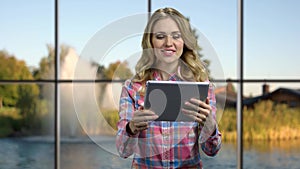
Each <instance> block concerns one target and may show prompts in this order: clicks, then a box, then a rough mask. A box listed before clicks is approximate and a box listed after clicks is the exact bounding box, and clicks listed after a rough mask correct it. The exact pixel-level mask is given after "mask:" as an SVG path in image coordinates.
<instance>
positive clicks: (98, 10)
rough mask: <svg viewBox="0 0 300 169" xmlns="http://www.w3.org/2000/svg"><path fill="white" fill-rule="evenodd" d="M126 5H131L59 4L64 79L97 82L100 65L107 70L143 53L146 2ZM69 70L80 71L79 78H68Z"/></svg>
mask: <svg viewBox="0 0 300 169" xmlns="http://www.w3.org/2000/svg"><path fill="white" fill-rule="evenodd" d="M127 6H128V2H125V1H124V2H122V1H117V0H112V1H105V2H102V1H76V2H73V1H72V3H70V1H67V0H62V1H60V14H61V15H60V39H61V42H62V44H63V46H62V55H61V57H62V63H61V67H62V69H61V74H62V75H61V78H62V79H72V78H75V79H93V78H94V79H95V78H96V77H95V76H96V75H95V73H96V72H95V71H97V68H98V67H97V66H102V67H105V68H107V67H108V66H109V64H110V63H115V62H117V61H124V60H126V59H128V58H130V57H132V55H134V54H136V53H138V52H140V51H141V49H142V48H141V33H142V31H143V29H144V26H145V22H146V21H147V16H148V15H147V14H146V12H147V1H141V0H133V1H130V8H128V7H127ZM79 11H81V12H79ZM133 21H135V22H133ZM131 23H133V24H134V25H131ZM78 58H80V60H79V61H78V62H77V60H78ZM132 62H133V63H132V65H133V64H135V62H136V59H132ZM91 63H92V64H93V66H91V65H90V64H91ZM95 66H96V67H95ZM132 67H133V66H132ZM70 68H71V70H74V69H75V71H77V69H78V71H79V72H81V73H80V75H77V74H75V75H74V76H75V77H73V76H72V77H71V76H68V73H67V72H66V70H68V69H70ZM95 68H96V69H95ZM82 69H83V70H82ZM86 75H87V76H86ZM102 78H104V77H102Z"/></svg>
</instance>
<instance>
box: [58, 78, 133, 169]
mask: <svg viewBox="0 0 300 169" xmlns="http://www.w3.org/2000/svg"><path fill="white" fill-rule="evenodd" d="M121 87H122V83H95V84H94V83H72V84H71V83H62V84H61V85H60V89H61V97H60V98H61V100H60V101H61V107H60V110H61V167H62V168H65V169H72V168H95V169H98V168H130V166H131V162H132V161H131V159H130V158H129V159H122V158H120V157H119V156H118V153H117V152H116V145H115V136H116V133H117V131H116V128H117V126H116V124H117V121H118V118H119V116H118V104H119V96H120V94H121Z"/></svg>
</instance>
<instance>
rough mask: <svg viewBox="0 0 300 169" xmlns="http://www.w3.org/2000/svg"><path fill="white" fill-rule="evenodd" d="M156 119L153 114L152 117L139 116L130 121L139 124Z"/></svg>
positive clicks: (156, 116)
mask: <svg viewBox="0 0 300 169" xmlns="http://www.w3.org/2000/svg"><path fill="white" fill-rule="evenodd" d="M157 118H158V115H156V114H154V115H139V116H134V117H133V118H132V120H133V121H134V122H135V123H139V122H147V121H153V120H155V119H157Z"/></svg>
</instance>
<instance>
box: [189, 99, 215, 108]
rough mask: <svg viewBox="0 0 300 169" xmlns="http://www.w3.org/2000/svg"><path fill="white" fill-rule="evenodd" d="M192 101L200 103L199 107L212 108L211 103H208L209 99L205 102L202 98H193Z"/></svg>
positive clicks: (196, 103)
mask: <svg viewBox="0 0 300 169" xmlns="http://www.w3.org/2000/svg"><path fill="white" fill-rule="evenodd" d="M206 100H207V98H206ZM190 102H191V103H193V104H195V105H198V106H199V107H203V108H205V109H211V107H210V105H209V104H207V103H206V102H207V101H206V102H203V101H201V100H198V99H195V98H191V99H190Z"/></svg>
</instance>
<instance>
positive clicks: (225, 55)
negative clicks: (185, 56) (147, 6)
mask: <svg viewBox="0 0 300 169" xmlns="http://www.w3.org/2000/svg"><path fill="white" fill-rule="evenodd" d="M236 3H237V2H236V0H227V1H205V0H188V1H172V0H164V1H159V0H152V11H153V12H154V11H155V10H157V9H159V8H165V7H170V6H171V7H174V8H175V9H177V10H178V11H179V12H181V13H182V14H183V15H184V16H186V17H188V18H189V20H190V23H191V25H192V27H193V29H195V30H196V31H197V32H196V34H197V35H198V44H199V46H200V47H201V48H202V50H201V51H200V53H201V54H202V55H203V59H207V60H209V61H210V64H209V67H208V68H209V70H210V71H211V74H212V77H213V78H215V79H224V78H225V79H229V78H233V79H235V78H236V77H237V74H236V69H237V66H236V63H237V61H236V60H237V56H236V52H237V49H236V43H237V26H236V25H237V4H236Z"/></svg>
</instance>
